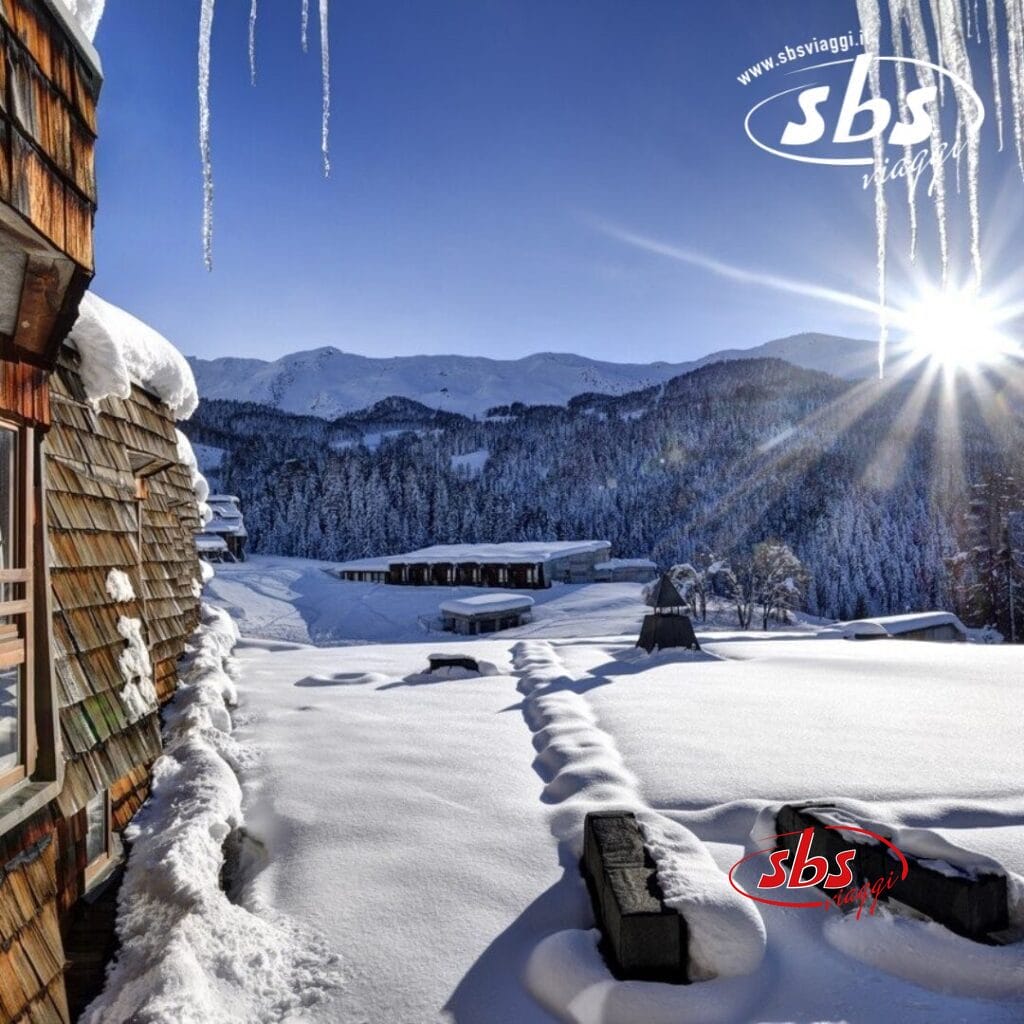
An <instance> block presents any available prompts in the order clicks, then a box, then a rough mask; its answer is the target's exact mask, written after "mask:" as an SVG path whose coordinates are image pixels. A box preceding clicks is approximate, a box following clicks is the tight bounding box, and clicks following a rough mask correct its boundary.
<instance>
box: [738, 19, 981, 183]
mask: <svg viewBox="0 0 1024 1024" xmlns="http://www.w3.org/2000/svg"><path fill="white" fill-rule="evenodd" d="M840 38H842V39H843V40H844V41H845V42H847V46H845V47H844V49H848V48H849V44H850V43H851V42H852V39H853V35H852V33H850V34H849V36H848V37H840ZM815 43H816V44H817V47H818V48H817V49H815V48H814V47H811V46H809V45H807V46H800V47H797V48H796V49H794V48H793V47H790V46H787V47H785V48H784V49H783V50H780V51H779V52H778V54H776V55H774V56H772V57H767V58H764V59H762V60H761V61H759V62H758V64H756V65H753V66H752V67H750V68H747V69H746V70H745V71H744V72H743V73H742V74H740V75H739V76H738V78H737V80H738V81H739V82H740V84H742V85H745V86H747V85H750V84H752V83H753V82H755V81H758V80H760V78H761V77H762V76H763V75H765V74H766V73H769V72H771V71H774V70H776V69H777V68H778V67H779V66H780V65H785V64H788V63H790V62H791V61H793V59H794V57H796V56H798V55H799V54H808V53H820V52H822V50H824V49H825V46H824V41H817V40H816V41H815ZM833 49H835V48H833ZM826 52H827V51H826ZM785 73H786V74H787V75H788V76H799V79H800V81H799V82H798V84H796V85H793V86H790V87H788V88H786V89H782V90H780V91H777V92H774V93H772V94H771V95H770V96H767V97H765V98H764V99H761V100H759V101H758V102H757V103H755V104H754V105H753V106H752V107H751V108H750V109H749V111H748V112H747V115H746V117H745V118H744V122H743V126H744V130H745V131H746V134H747V137H748V138H749V139H750V141H751V142H752V143H753V144H754V145H755V146H757V147H759V148H760V149H762V150H764V151H765V152H767V153H771V154H772V155H773V156H777V157H781V158H783V159H785V160H795V161H798V162H800V163H810V164H831V165H835V166H871V165H873V164H874V149H875V146H876V143H877V142H879V141H880V142H881V143H882V144H883V145H884V146H888V147H897V148H898V149H899V150H900V151H901V155H900V156H899V158H898V159H895V160H892V159H890V158H888V157H886V159H885V163H884V166H883V168H882V171H881V173H882V174H884V175H885V177H886V178H898V177H904V176H908V175H909V176H913V177H915V178H916V177H918V176H920V174H921V172H923V171H924V170H925V169H926V168H927V167H928V166H929V165H930V164H939V163H944V162H945V161H946V160H948V159H949V158H950V157H955V156H957V155H958V149H960V148H962V147H963V146H965V145H966V144H967V143H966V139H967V138H968V137H970V136H971V135H973V134H974V133H976V132H977V130H978V129H979V128H980V127H981V124H982V122H983V121H984V118H985V108H984V104H983V103H982V101H981V98H980V97H979V96H978V94H977V92H976V91H975V90H974V88H973V87H972V86H971V84H970V83H969V82H967V81H965V80H964V79H963V78H962V77H961V76H959V75H957V74H955V73H954V72H952V71H950V70H949V69H948V68H944V67H942V66H940V65H938V64H933V63H931V62H930V61H925V60H917V59H915V58H913V57H905V56H898V57H891V56H882V55H878V54H870V53H860V54H857V55H856V56H851V57H842V58H840V59H837V60H831V61H825V62H819V63H814V64H811V65H809V66H807V67H802V68H797V69H795V70H790V71H787V72H785ZM808 79H810V81H809V80H808ZM944 97H947V98H948V97H954V98H955V100H956V103H957V104H958V105H959V112H960V116H961V117H962V118H963V119H964V123H965V127H966V131H964V132H962V133H958V135H957V140H956V141H955V142H954V143H952V144H949V143H946V142H943V141H941V137H940V133H939V132H938V131H936V130H935V129H936V128H937V127H938V124H939V121H940V119H941V117H942V102H943V98H944ZM925 143H930V144H929V145H927V146H926V145H923V144H925ZM915 147H919V148H917V149H916V150H915ZM877 173H878V171H877V169H876V170H874V171H873V172H872V173H871V174H866V175H865V180H864V187H865V188H866V187H867V185H868V184H869V183H870V181H871V180H872V179H873V177H874V175H875V174H877Z"/></svg>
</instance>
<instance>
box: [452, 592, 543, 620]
mask: <svg viewBox="0 0 1024 1024" xmlns="http://www.w3.org/2000/svg"><path fill="white" fill-rule="evenodd" d="M438 607H439V608H440V610H441V611H442V612H444V613H446V614H448V615H461V616H463V617H473V616H476V615H493V614H494V613H495V612H524V611H526V610H527V609H529V608H532V607H533V598H532V597H527V596H526V595H525V594H522V595H521V594H475V595H474V596H473V597H463V598H459V599H458V600H455V601H442V602H441V604H440V605H439V606H438Z"/></svg>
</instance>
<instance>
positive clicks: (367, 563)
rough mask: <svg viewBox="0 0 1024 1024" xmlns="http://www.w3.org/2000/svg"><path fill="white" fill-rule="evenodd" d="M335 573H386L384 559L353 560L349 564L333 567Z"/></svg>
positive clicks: (386, 562)
mask: <svg viewBox="0 0 1024 1024" xmlns="http://www.w3.org/2000/svg"><path fill="white" fill-rule="evenodd" d="M335 569H336V571H337V572H387V571H388V560H387V559H386V558H355V559H353V560H352V561H351V562H342V563H341V564H340V565H338V566H336V567H335Z"/></svg>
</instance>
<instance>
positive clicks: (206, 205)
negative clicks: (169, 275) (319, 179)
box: [199, 0, 331, 270]
mask: <svg viewBox="0 0 1024 1024" xmlns="http://www.w3.org/2000/svg"><path fill="white" fill-rule="evenodd" d="M215 3H216V0H202V5H201V7H200V14H199V155H200V160H201V162H202V177H203V263H204V264H205V265H206V269H207V270H212V269H213V160H212V155H211V143H210V45H211V41H212V38H213V18H214V10H215ZM257 5H258V0H250V6H249V78H250V81H251V82H252V84H253V85H255V84H256V21H257V13H258V7H257ZM319 5H320V18H319V20H320V75H321V81H322V93H323V95H322V98H321V106H322V113H321V120H320V153H321V158H322V160H323V169H324V177H328V176H329V175H330V173H331V160H330V120H331V49H330V38H329V32H328V26H329V22H330V4H329V0H319ZM308 26H309V0H302V49H303V51H304V52H305V51H306V50H307V48H308Z"/></svg>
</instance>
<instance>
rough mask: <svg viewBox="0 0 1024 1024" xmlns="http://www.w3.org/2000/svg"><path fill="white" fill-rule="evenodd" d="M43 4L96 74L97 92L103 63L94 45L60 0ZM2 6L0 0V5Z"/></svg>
mask: <svg viewBox="0 0 1024 1024" xmlns="http://www.w3.org/2000/svg"><path fill="white" fill-rule="evenodd" d="M42 3H43V6H44V7H46V9H47V10H48V11H49V12H50V13H51V14H52V15H53V16H54V17H55V18H56V19H57V21H58V22H59V23H60V25H61V27H62V28H63V29H64V31H65V32H66V33H67V35H68V37H69V38H70V40H71V42H72V43H73V44H74V47H75V49H76V50H77V51H78V55H79V57H81V58H82V59H83V60H84V61H85V62H86V63H87V64H88V65H89V66H90V68H91V69H92V70H93V72H94V73H95V76H96V82H97V86H96V91H97V93H98V92H99V83H100V82H101V81H102V80H103V65H102V64H101V63H100V55H99V53H97V51H96V47H95V46H93V44H92V41H91V40H90V39H89V37H88V36H87V35H86V34H85V33H84V32H83V31H82V26H81V25H79V24H78V20H77V19H76V18H75V17H74V15H73V14H72V13H71V12H70V11H69V10H68V9H67V7H65V6H64V4H63V2H62V0H42ZM2 6H3V2H2V0H0V7H2Z"/></svg>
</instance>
